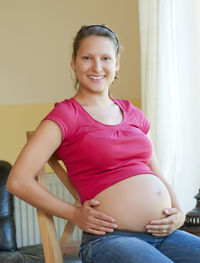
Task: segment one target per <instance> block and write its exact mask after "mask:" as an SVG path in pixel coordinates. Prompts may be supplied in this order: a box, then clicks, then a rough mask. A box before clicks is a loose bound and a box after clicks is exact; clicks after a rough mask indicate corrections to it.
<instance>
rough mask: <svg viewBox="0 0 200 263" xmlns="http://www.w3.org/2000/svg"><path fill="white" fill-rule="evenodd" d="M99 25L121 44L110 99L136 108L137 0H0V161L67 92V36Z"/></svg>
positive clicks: (71, 90)
mask: <svg viewBox="0 0 200 263" xmlns="http://www.w3.org/2000/svg"><path fill="white" fill-rule="evenodd" d="M96 23H100V24H102V23H105V24H107V25H109V26H110V27H111V28H113V29H114V30H115V31H116V32H117V34H118V36H119V39H120V42H121V44H122V46H123V50H122V51H121V69H120V80H118V81H116V82H115V84H114V85H113V88H112V94H113V97H118V98H122V99H130V100H131V101H132V102H133V103H134V104H135V105H136V106H140V97H141V96H140V51H139V26H138V3H137V0H126V1H125V2H124V1H121V0H118V1H117V0H109V1H107V0H102V1H100V2H99V1H92V0H85V1H82V0H74V1H66V0H65V1H64V0H58V1H53V0H29V1H27V0H18V1H14V0H13V1H12V0H1V1H0V31H1V42H0V57H1V60H0V92H1V93H0V94H1V96H0V120H1V136H0V149H1V151H0V159H4V160H7V161H9V162H11V163H13V162H14V160H15V159H16V156H17V154H18V152H19V151H20V149H21V148H22V146H23V145H24V143H25V141H26V137H25V131H26V130H33V129H35V128H36V126H37V124H38V123H39V121H40V120H41V118H42V117H43V116H45V114H47V113H48V111H49V110H50V109H51V108H52V106H53V102H55V101H61V100H63V99H64V98H69V97H71V96H73V94H74V93H75V91H74V87H73V86H74V83H73V81H72V80H71V73H70V59H71V50H72V48H71V46H72V39H73V38H74V36H75V34H76V32H77V30H78V29H79V28H80V26H81V25H82V24H96Z"/></svg>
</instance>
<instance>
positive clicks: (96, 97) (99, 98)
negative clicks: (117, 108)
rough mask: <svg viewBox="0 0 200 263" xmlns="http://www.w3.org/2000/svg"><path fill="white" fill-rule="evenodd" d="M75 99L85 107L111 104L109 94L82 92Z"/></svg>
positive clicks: (79, 91)
mask: <svg viewBox="0 0 200 263" xmlns="http://www.w3.org/2000/svg"><path fill="white" fill-rule="evenodd" d="M74 99H76V100H77V101H78V102H79V103H80V104H82V105H85V106H98V105H108V104H111V102H112V101H111V99H110V98H109V95H108V92H104V93H99V94H98V93H95V94H94V93H92V94H91V93H89V94H88V93H85V92H82V91H81V90H78V92H77V93H76V94H75V96H74Z"/></svg>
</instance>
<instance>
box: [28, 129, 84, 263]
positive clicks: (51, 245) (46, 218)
mask: <svg viewBox="0 0 200 263" xmlns="http://www.w3.org/2000/svg"><path fill="white" fill-rule="evenodd" d="M33 133H34V131H28V132H27V133H26V136H27V140H29V139H30V137H31V136H32V135H33ZM59 161H60V160H59V157H58V156H57V154H56V153H54V154H53V155H52V156H51V157H50V159H49V160H48V164H49V166H50V167H51V168H52V170H53V171H54V172H55V174H56V175H57V176H58V177H59V179H60V180H61V181H62V182H63V184H64V185H65V187H66V188H67V190H68V191H69V192H70V193H71V195H72V196H73V198H74V200H75V202H74V204H75V205H80V199H79V195H78V193H77V191H76V189H75V188H74V186H73V185H72V183H71V181H70V179H69V177H68V176H67V174H66V171H65V169H64V168H63V167H62V165H61V164H60V162H59ZM37 180H38V182H39V183H40V184H41V185H42V186H43V187H45V188H47V183H46V174H45V168H44V167H43V168H42V169H41V170H40V172H39V173H38V175H37ZM37 215H38V221H39V227H40V235H41V239H42V244H43V250H44V255H45V262H46V263H55V262H56V263H63V255H64V254H67V253H71V252H72V253H73V252H76V251H78V249H79V244H78V243H76V244H74V245H73V246H71V245H69V244H70V243H69V242H70V239H71V236H72V233H73V231H74V228H75V225H74V224H73V223H72V222H71V221H69V220H68V221H67V223H66V226H65V229H64V231H63V234H62V237H61V239H60V240H59V238H58V235H57V232H56V227H55V223H54V220H53V216H51V215H48V214H46V213H44V212H43V211H41V210H39V209H37Z"/></svg>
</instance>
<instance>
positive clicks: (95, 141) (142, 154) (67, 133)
mask: <svg viewBox="0 0 200 263" xmlns="http://www.w3.org/2000/svg"><path fill="white" fill-rule="evenodd" d="M111 99H112V98H111ZM112 100H113V102H114V103H116V104H117V105H118V106H119V107H120V108H121V110H122V112H123V120H122V122H121V123H120V124H117V125H106V124H103V123H100V122H98V121H96V120H95V119H93V118H92V117H91V116H90V115H89V113H88V112H87V111H86V110H85V109H84V108H83V107H82V106H81V105H80V104H79V103H78V102H77V101H76V100H75V99H74V98H71V99H66V100H64V101H63V102H60V103H56V104H55V107H54V109H53V110H52V111H51V112H50V113H49V114H48V115H47V116H46V117H45V118H44V119H48V120H52V121H55V122H56V123H57V124H58V125H59V126H60V128H61V130H62V143H61V145H60V146H59V148H58V149H57V154H58V155H59V157H60V158H61V160H62V161H63V162H64V164H65V166H66V168H67V174H68V176H69V177H70V179H71V182H72V183H73V185H74V186H75V188H76V189H77V191H78V193H79V196H80V199H81V203H84V201H85V200H89V199H91V198H94V197H95V196H96V195H97V194H98V193H100V192H101V191H103V190H104V189H106V188H107V187H109V186H111V185H113V184H114V183H117V182H119V181H121V180H123V179H126V178H128V177H131V176H135V175H138V174H154V173H153V172H152V171H151V170H150V168H149V166H148V162H149V160H150V158H151V155H152V145H151V142H150V141H149V139H148V137H147V136H146V134H147V132H148V131H149V128H150V124H149V121H148V120H147V119H146V118H145V116H144V114H143V113H142V111H141V110H139V109H138V108H136V107H135V106H133V105H132V104H131V103H130V102H129V101H126V100H119V99H112Z"/></svg>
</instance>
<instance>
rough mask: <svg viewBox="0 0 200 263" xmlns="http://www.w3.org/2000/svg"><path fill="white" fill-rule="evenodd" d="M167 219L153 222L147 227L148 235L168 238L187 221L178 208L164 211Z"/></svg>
mask: <svg viewBox="0 0 200 263" xmlns="http://www.w3.org/2000/svg"><path fill="white" fill-rule="evenodd" d="M163 214H165V215H166V217H164V218H162V219H157V220H152V221H150V223H149V224H148V225H147V226H146V230H147V232H148V233H151V234H152V235H153V236H168V235H170V234H171V233H172V232H174V231H175V230H176V229H178V228H179V227H181V226H182V225H183V223H184V221H185V215H184V213H183V212H181V211H179V210H178V209H177V208H166V209H164V211H163Z"/></svg>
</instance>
